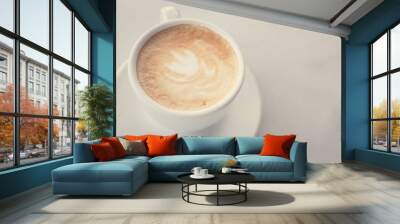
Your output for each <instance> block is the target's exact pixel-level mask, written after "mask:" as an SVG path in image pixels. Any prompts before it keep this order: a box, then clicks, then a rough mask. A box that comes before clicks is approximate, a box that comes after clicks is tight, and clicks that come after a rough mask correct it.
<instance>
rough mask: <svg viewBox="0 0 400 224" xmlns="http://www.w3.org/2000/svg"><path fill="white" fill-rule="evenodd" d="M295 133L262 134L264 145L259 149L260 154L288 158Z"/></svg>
mask: <svg viewBox="0 0 400 224" xmlns="http://www.w3.org/2000/svg"><path fill="white" fill-rule="evenodd" d="M295 139H296V135H282V136H277V135H270V134H266V135H264V145H263V148H262V149H261V153H260V155H262V156H280V157H284V158H286V159H289V158H290V148H291V147H292V144H293V142H294V140H295Z"/></svg>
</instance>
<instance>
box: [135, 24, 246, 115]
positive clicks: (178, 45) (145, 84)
mask: <svg viewBox="0 0 400 224" xmlns="http://www.w3.org/2000/svg"><path fill="white" fill-rule="evenodd" d="M136 74H137V79H138V81H139V84H140V86H141V87H142V89H143V90H144V92H145V93H146V94H147V95H148V96H150V97H151V98H152V99H153V100H154V101H156V102H157V103H159V104H160V105H162V106H164V107H167V108H169V109H173V110H178V111H196V110H202V109H205V108H208V107H211V106H213V105H215V104H217V103H218V102H220V101H221V100H223V99H224V98H225V97H226V96H227V95H229V94H231V92H232V90H233V89H234V87H235V86H236V85H237V82H238V79H239V65H238V58H237V55H236V53H235V51H234V49H233V48H232V47H231V45H230V44H229V43H228V41H227V40H226V39H225V38H223V37H221V36H220V35H219V34H217V33H216V32H214V31H212V30H211V29H209V28H207V27H206V26H202V25H197V24H178V25H175V26H171V27H168V28H166V29H164V30H161V31H159V32H158V33H155V34H154V35H153V36H152V37H151V38H149V39H148V40H147V41H146V43H145V44H144V45H143V47H142V48H141V50H140V52H139V54H138V58H137V63H136Z"/></svg>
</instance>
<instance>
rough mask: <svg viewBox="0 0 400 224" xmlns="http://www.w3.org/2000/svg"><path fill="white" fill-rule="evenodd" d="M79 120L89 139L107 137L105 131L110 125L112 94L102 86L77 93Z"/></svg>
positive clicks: (107, 133) (98, 85)
mask: <svg viewBox="0 0 400 224" xmlns="http://www.w3.org/2000/svg"><path fill="white" fill-rule="evenodd" d="M79 95H80V97H79V106H80V107H81V109H82V114H81V118H82V119H83V120H84V123H85V124H86V126H87V128H88V134H89V136H88V137H89V139H97V138H101V137H105V136H109V135H110V134H109V132H108V131H107V130H108V129H109V128H110V127H111V125H112V114H113V94H112V92H111V91H110V89H109V88H108V87H107V86H105V85H102V84H95V85H92V86H88V87H86V88H85V89H84V90H83V91H82V92H80V93H79Z"/></svg>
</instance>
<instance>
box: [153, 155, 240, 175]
mask: <svg viewBox="0 0 400 224" xmlns="http://www.w3.org/2000/svg"><path fill="white" fill-rule="evenodd" d="M230 159H235V158H234V157H233V156H231V155H216V154H213V155H174V156H158V157H154V158H152V159H150V160H149V170H150V171H152V172H154V171H163V172H169V171H174V172H190V171H191V170H192V168H193V167H196V166H200V167H203V168H205V169H209V170H210V171H214V172H215V171H219V170H220V169H221V168H222V167H223V166H224V165H225V164H226V163H227V161H228V160H230Z"/></svg>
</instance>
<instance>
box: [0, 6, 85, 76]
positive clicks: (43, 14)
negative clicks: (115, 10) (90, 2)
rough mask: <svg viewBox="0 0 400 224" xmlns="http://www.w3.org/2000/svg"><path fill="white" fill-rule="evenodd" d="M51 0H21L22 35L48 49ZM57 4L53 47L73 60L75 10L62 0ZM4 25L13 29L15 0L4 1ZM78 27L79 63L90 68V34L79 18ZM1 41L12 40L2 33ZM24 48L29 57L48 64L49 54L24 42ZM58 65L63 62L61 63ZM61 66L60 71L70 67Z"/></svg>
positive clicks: (1, 18)
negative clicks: (25, 44)
mask: <svg viewBox="0 0 400 224" xmlns="http://www.w3.org/2000/svg"><path fill="white" fill-rule="evenodd" d="M48 3H49V1H48V0H34V1H33V0H20V4H21V7H20V15H21V18H20V20H21V21H20V25H21V27H20V34H21V36H23V37H25V38H27V39H29V40H31V41H33V42H35V43H37V44H39V45H41V46H42V47H45V48H48V45H49V13H48V10H49V4H48ZM53 6H54V7H53V16H54V20H53V21H54V26H53V27H54V32H53V37H54V40H53V43H54V44H53V50H54V52H56V53H57V54H59V55H61V56H63V57H65V58H67V59H69V60H71V29H72V25H71V12H70V11H69V10H68V9H67V8H66V7H65V6H64V5H63V3H62V2H61V1H60V0H53ZM0 26H2V27H4V28H7V29H9V30H11V31H12V30H13V0H0ZM75 27H76V28H75V42H76V44H75V45H76V47H75V49H76V52H75V56H76V57H75V60H76V63H77V64H79V65H81V66H82V67H84V68H88V57H87V55H88V33H87V31H86V29H85V28H84V27H83V26H82V24H81V23H80V22H79V21H78V20H76V21H75ZM0 41H2V42H6V43H7V42H9V40H8V41H7V38H6V37H4V36H2V35H0ZM21 50H23V51H24V52H25V54H26V55H27V56H29V57H31V58H34V59H36V60H38V61H40V62H42V63H43V64H48V56H47V55H44V54H42V53H40V52H38V51H35V50H33V49H31V48H29V47H27V46H23V45H21ZM58 65H60V64H59V63H58ZM58 67H59V68H60V70H62V69H65V68H67V67H66V66H62V65H60V66H58ZM62 71H63V70H62ZM64 72H66V71H64ZM68 73H70V72H68ZM68 73H66V74H68Z"/></svg>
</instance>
